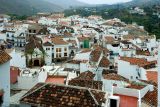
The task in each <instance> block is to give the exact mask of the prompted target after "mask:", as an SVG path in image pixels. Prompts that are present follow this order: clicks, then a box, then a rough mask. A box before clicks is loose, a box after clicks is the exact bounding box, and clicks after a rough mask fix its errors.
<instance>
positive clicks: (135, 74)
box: [118, 60, 146, 81]
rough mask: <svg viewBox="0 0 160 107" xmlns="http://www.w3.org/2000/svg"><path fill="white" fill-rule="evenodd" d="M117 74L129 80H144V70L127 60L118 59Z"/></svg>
mask: <svg viewBox="0 0 160 107" xmlns="http://www.w3.org/2000/svg"><path fill="white" fill-rule="evenodd" d="M118 74H119V75H121V76H123V77H125V78H127V79H129V80H131V81H136V80H137V79H142V80H146V70H145V69H144V68H142V67H139V66H137V65H131V64H130V63H129V62H126V61H123V60H118Z"/></svg>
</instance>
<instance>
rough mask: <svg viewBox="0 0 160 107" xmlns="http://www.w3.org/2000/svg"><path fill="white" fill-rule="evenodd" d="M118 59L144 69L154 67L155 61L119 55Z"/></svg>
mask: <svg viewBox="0 0 160 107" xmlns="http://www.w3.org/2000/svg"><path fill="white" fill-rule="evenodd" d="M120 60H123V61H127V62H129V63H130V64H132V65H138V66H140V67H144V68H146V69H149V68H154V67H155V62H149V61H147V60H146V59H143V58H134V57H121V58H120Z"/></svg>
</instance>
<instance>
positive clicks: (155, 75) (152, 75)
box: [146, 71, 158, 83]
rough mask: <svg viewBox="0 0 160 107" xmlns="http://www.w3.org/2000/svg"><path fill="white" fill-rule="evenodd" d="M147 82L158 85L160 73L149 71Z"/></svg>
mask: <svg viewBox="0 0 160 107" xmlns="http://www.w3.org/2000/svg"><path fill="white" fill-rule="evenodd" d="M146 76H147V80H148V81H153V82H155V83H158V72H157V71H147V74H146Z"/></svg>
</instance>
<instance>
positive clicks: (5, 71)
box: [0, 50, 11, 107]
mask: <svg viewBox="0 0 160 107" xmlns="http://www.w3.org/2000/svg"><path fill="white" fill-rule="evenodd" d="M10 59H11V57H10V56H9V55H8V54H7V53H6V52H4V51H1V50H0V93H2V94H1V95H2V96H0V106H2V107H8V106H9V104H10V102H9V101H10V100H9V99H10ZM1 101H2V102H1ZM1 103H2V105H1Z"/></svg>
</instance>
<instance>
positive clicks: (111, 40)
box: [105, 36, 115, 43]
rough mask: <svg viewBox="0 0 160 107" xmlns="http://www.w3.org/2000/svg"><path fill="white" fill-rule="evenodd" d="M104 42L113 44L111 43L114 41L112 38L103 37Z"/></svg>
mask: <svg viewBox="0 0 160 107" xmlns="http://www.w3.org/2000/svg"><path fill="white" fill-rule="evenodd" d="M105 41H106V42H107V43H113V42H114V41H115V39H114V38H113V37H111V36H106V37H105Z"/></svg>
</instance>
